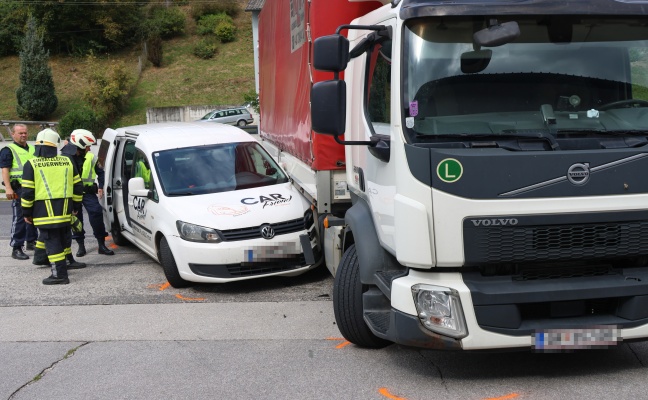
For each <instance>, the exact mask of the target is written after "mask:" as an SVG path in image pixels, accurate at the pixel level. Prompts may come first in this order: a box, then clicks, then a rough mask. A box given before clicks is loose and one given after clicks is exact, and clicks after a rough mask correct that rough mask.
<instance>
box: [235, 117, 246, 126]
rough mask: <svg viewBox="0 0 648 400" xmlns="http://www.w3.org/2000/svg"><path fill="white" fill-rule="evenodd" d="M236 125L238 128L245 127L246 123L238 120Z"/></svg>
mask: <svg viewBox="0 0 648 400" xmlns="http://www.w3.org/2000/svg"><path fill="white" fill-rule="evenodd" d="M236 125H238V126H245V125H247V122H245V120H244V119H242V120H240V121H239V122H237V123H236Z"/></svg>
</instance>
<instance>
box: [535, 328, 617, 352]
mask: <svg viewBox="0 0 648 400" xmlns="http://www.w3.org/2000/svg"><path fill="white" fill-rule="evenodd" d="M620 341H621V338H620V337H619V330H618V329H617V328H616V327H615V326H600V327H594V328H583V329H547V330H542V331H537V332H536V333H535V334H534V335H533V347H534V349H536V350H572V349H590V348H601V347H609V346H615V345H616V344H617V343H618V342H620Z"/></svg>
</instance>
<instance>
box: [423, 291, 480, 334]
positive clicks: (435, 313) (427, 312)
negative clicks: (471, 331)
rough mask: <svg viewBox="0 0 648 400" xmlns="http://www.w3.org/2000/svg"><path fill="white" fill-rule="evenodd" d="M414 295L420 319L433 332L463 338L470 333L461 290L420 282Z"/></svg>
mask: <svg viewBox="0 0 648 400" xmlns="http://www.w3.org/2000/svg"><path fill="white" fill-rule="evenodd" d="M412 295H413V296H414V304H415V305H416V311H417V314H418V317H419V320H420V321H421V323H422V324H423V326H424V327H425V328H426V329H428V330H431V331H433V332H436V333H439V334H442V335H445V336H450V337H453V338H456V339H461V338H463V337H466V336H467V335H468V330H467V329H466V320H465V318H464V315H463V309H462V308H461V299H460V298H459V292H457V291H456V290H455V289H450V288H446V287H441V286H432V285H424V284H418V285H414V286H412Z"/></svg>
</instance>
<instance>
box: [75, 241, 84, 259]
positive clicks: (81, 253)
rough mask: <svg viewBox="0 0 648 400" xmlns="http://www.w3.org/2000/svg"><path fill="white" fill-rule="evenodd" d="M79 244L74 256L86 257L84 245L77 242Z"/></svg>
mask: <svg viewBox="0 0 648 400" xmlns="http://www.w3.org/2000/svg"><path fill="white" fill-rule="evenodd" d="M77 243H79V250H77V253H76V256H77V257H83V256H85V255H86V248H85V243H83V242H77Z"/></svg>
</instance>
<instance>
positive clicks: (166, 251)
mask: <svg viewBox="0 0 648 400" xmlns="http://www.w3.org/2000/svg"><path fill="white" fill-rule="evenodd" d="M160 264H162V269H163V270H164V276H165V277H166V278H167V281H169V284H170V285H171V286H173V287H174V288H183V287H187V286H191V282H188V281H185V280H184V279H182V278H181V277H180V272H178V266H177V265H176V262H175V258H173V253H172V252H171V248H170V247H169V243H168V242H167V240H166V238H165V237H163V238H162V240H160Z"/></svg>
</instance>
